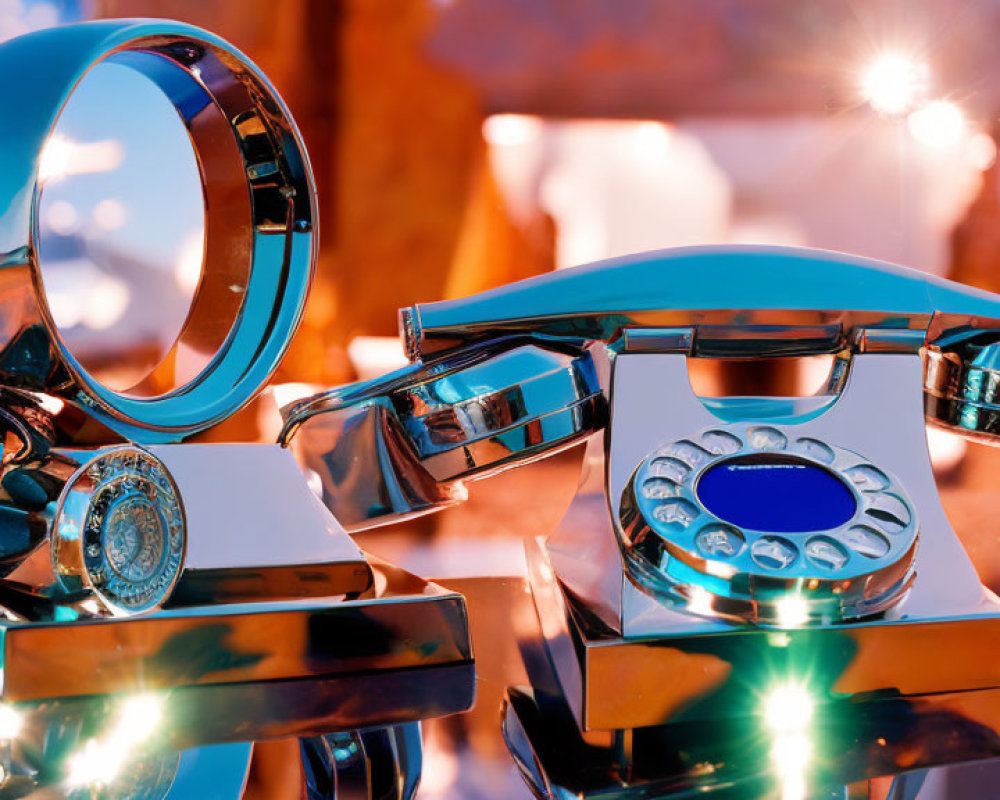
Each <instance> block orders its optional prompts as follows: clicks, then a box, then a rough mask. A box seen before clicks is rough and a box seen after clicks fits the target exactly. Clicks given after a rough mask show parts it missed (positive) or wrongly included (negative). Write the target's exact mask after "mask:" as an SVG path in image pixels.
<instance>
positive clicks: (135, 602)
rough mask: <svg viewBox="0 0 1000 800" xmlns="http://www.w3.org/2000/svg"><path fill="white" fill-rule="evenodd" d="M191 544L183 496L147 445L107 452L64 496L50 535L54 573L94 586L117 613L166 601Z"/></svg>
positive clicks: (74, 585)
mask: <svg viewBox="0 0 1000 800" xmlns="http://www.w3.org/2000/svg"><path fill="white" fill-rule="evenodd" d="M76 531H79V535H74V534H75V532H76ZM185 545H186V531H185V522H184V510H183V507H182V505H181V500H180V495H179V493H178V491H177V488H176V486H175V485H174V482H173V480H172V479H171V477H170V475H169V473H168V472H167V470H166V468H165V467H164V466H163V464H162V463H161V462H160V461H159V459H157V458H156V457H155V456H153V455H152V454H151V453H148V452H146V451H145V450H141V449H139V448H137V447H121V448H116V449H114V450H110V451H107V452H105V453H102V454H101V455H99V456H97V458H95V459H94V460H93V461H91V462H90V463H88V464H86V465H84V466H83V467H82V468H81V469H80V470H79V471H78V472H77V473H76V474H75V475H74V476H73V478H71V480H70V482H69V484H68V485H67V487H66V489H64V491H63V494H62V496H61V497H60V501H59V509H58V511H57V518H56V525H55V531H54V535H53V539H52V559H53V566H54V568H55V571H56V575H57V577H58V578H59V581H60V583H61V584H62V585H63V587H64V588H65V589H67V590H68V591H70V592H79V591H81V590H85V589H90V590H92V591H93V592H94V593H95V594H97V596H98V597H99V598H100V599H101V600H102V601H103V603H104V604H105V606H107V607H108V608H109V609H110V610H111V611H112V612H115V613H120V614H130V613H136V612H140V611H148V610H150V609H154V608H158V607H159V606H161V605H162V604H163V602H164V600H166V599H167V597H168V596H169V594H170V592H171V590H172V589H173V587H174V584H175V583H176V581H177V578H178V576H179V575H180V573H181V570H182V568H183V565H184V553H185Z"/></svg>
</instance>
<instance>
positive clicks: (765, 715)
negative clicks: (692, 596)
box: [505, 355, 1000, 797]
mask: <svg viewBox="0 0 1000 800" xmlns="http://www.w3.org/2000/svg"><path fill="white" fill-rule="evenodd" d="M629 358H631V357H629V356H626V357H620V358H619V359H618V362H617V363H616V364H615V370H616V373H615V377H616V384H615V385H616V387H617V391H618V392H619V394H618V395H617V398H618V399H617V401H616V403H615V404H614V405H613V410H612V428H611V431H610V433H609V434H607V435H609V436H610V437H611V441H610V443H609V445H608V446H607V447H601V446H599V445H601V444H603V443H601V442H596V441H595V443H594V446H592V447H591V448H590V452H589V455H588V464H587V475H588V477H587V478H586V479H585V481H584V483H583V484H582V486H581V488H580V490H579V492H578V494H577V497H576V498H575V499H574V501H573V503H572V505H571V506H570V509H569V510H568V512H567V514H566V516H565V518H564V519H563V521H562V523H561V524H560V526H559V528H558V529H557V530H556V531H555V532H554V533H553V534H552V535H551V536H549V537H548V538H547V539H545V540H537V541H535V542H532V543H531V544H530V545H529V547H528V564H529V579H530V582H531V589H532V594H533V597H534V601H535V607H536V610H537V613H538V618H539V621H540V626H541V629H542V632H543V642H544V650H545V658H543V659H537V660H536V661H540V662H543V663H545V664H547V665H550V666H551V675H549V676H543V677H541V678H538V677H537V676H531V677H532V689H531V691H530V692H523V691H516V690H512V691H511V693H510V702H509V704H508V708H507V711H506V718H505V719H506V723H505V724H506V734H507V741H508V744H509V746H510V748H511V751H512V753H513V755H514V757H515V760H516V761H517V762H518V764H519V766H520V768H521V770H522V772H523V774H524V775H525V777H526V779H527V780H528V783H529V785H530V786H531V787H532V790H533V791H534V792H535V793H536V794H537V795H538V796H540V797H569V796H573V797H576V796H599V795H600V796H612V797H613V796H635V797H650V796H689V795H690V796H696V795H700V794H701V793H703V792H706V791H712V792H720V793H722V794H723V795H725V794H726V793H727V792H735V793H736V796H746V795H747V794H748V793H749V794H750V795H751V796H753V794H754V792H757V791H758V789H760V787H764V789H765V790H766V789H767V787H768V786H771V785H773V784H774V783H775V781H776V780H777V781H779V782H780V780H783V779H787V778H788V776H789V775H790V774H791V771H790V770H789V769H788V765H787V763H783V762H785V761H787V760H788V759H791V761H792V762H795V760H796V759H797V758H798V759H800V760H801V761H802V763H806V762H807V763H808V769H807V770H806V771H805V772H803V773H802V774H800V775H798V776H797V777H796V778H795V779H796V780H803V781H805V780H808V784H809V788H810V789H811V790H815V791H816V794H815V796H820V797H826V796H834V797H836V796H840V797H843V796H845V795H844V794H843V793H842V791H843V788H842V787H844V786H846V785H848V784H853V783H856V782H859V781H861V782H863V781H865V780H867V779H868V778H869V777H873V776H879V775H895V774H899V773H903V772H907V771H910V770H914V769H924V768H933V767H935V766H939V765H946V764H951V763H956V762H963V761H970V760H976V759H987V758H994V757H998V756H1000V705H998V699H1000V694H998V692H1000V671H998V670H997V669H996V668H995V664H996V653H997V647H998V642H1000V599H998V598H997V597H996V596H995V595H993V594H992V593H991V592H989V591H988V590H986V589H985V588H983V586H982V585H981V584H980V582H979V580H978V577H977V576H976V574H975V571H974V570H973V568H972V565H971V563H970V562H969V559H968V556H967V555H966V553H965V551H964V549H963V547H962V545H961V543H960V542H959V540H958V538H957V536H956V535H955V533H954V532H953V531H952V529H951V527H950V525H949V524H948V520H947V517H946V516H945V515H944V512H943V509H942V508H941V505H940V501H939V498H938V496H937V493H936V487H935V485H934V482H933V476H932V474H931V471H930V464H929V461H928V460H927V456H926V448H925V443H924V438H923V437H924V433H923V425H924V419H923V413H922V408H921V406H920V401H919V392H918V391H916V390H915V387H916V386H917V385H918V381H919V380H920V377H921V376H920V368H919V360H918V359H916V358H914V357H912V356H908V355H893V356H856V357H855V363H854V364H853V366H852V374H851V377H850V379H849V381H848V383H847V385H846V387H845V389H844V390H843V392H842V394H841V395H840V396H839V397H838V398H837V399H836V402H835V403H832V404H831V403H830V402H829V401H827V404H826V406H823V405H822V398H820V399H819V400H816V401H810V402H814V403H820V405H817V406H816V407H811V408H810V409H809V410H808V413H802V414H793V415H792V416H791V418H793V419H794V420H795V422H794V424H796V425H797V426H798V429H799V431H800V433H801V434H802V435H804V436H815V437H817V438H818V439H819V440H822V441H827V442H836V443H838V444H842V445H843V446H844V447H848V448H851V447H853V448H854V449H856V450H865V451H866V453H867V454H869V455H870V456H871V457H872V458H874V459H876V460H877V461H878V463H879V464H881V465H883V466H884V467H885V468H886V469H887V470H889V471H891V472H892V473H893V474H895V475H898V476H899V477H900V479H901V480H902V481H903V483H904V485H905V486H906V487H907V490H908V493H909V496H910V498H912V502H913V504H914V507H915V514H916V516H917V518H918V519H919V520H920V533H919V545H918V546H917V548H916V553H915V556H914V559H913V563H912V572H913V580H912V583H911V584H909V586H908V589H907V591H906V592H905V593H904V594H902V595H901V596H899V597H898V598H897V600H896V602H895V603H894V604H893V605H892V606H891V607H890V608H888V609H883V610H881V611H880V612H879V613H878V614H875V615H869V616H863V617H861V618H860V619H854V620H851V621H849V622H843V623H840V624H829V623H826V622H819V623H817V622H816V621H813V620H809V619H806V618H805V617H803V618H801V619H798V620H796V621H795V622H793V623H790V624H787V625H782V624H780V622H776V621H775V620H770V619H767V620H764V619H758V620H752V618H751V619H748V620H746V621H744V620H738V619H732V618H731V617H727V616H724V615H722V614H720V613H719V612H718V609H717V608H716V606H715V605H714V604H713V603H710V602H705V603H704V604H703V605H698V604H696V603H692V602H689V601H688V600H685V598H680V599H678V600H677V601H675V602H671V601H670V600H669V599H668V597H667V596H666V595H665V594H664V593H663V592H661V591H659V590H660V589H662V588H663V586H665V585H666V584H665V583H658V584H654V585H647V584H645V583H644V582H643V578H644V576H643V575H642V574H639V573H637V572H636V571H635V570H634V569H630V568H629V565H628V564H627V563H626V561H625V559H626V558H628V557H629V556H630V554H629V552H628V548H627V547H622V546H621V542H619V535H620V533H621V531H616V529H615V527H614V522H613V520H612V517H611V515H610V514H609V511H608V500H607V498H608V496H609V488H608V487H609V486H610V487H611V489H610V494H611V496H613V497H616V498H617V497H620V496H621V492H622V491H623V487H625V486H626V485H627V479H628V478H629V476H630V475H632V474H633V472H634V470H635V465H636V464H639V463H642V459H643V458H645V457H646V454H648V453H649V452H650V451H651V450H653V449H654V448H656V447H659V446H661V445H662V443H663V442H670V441H675V440H678V439H680V438H682V437H683V436H684V432H685V431H693V432H697V431H699V430H702V429H703V428H704V427H705V425H707V424H709V423H710V421H711V419H712V416H711V414H710V411H709V408H711V412H712V414H715V415H716V417H718V416H722V415H723V414H724V413H725V409H723V408H719V407H716V406H713V405H712V403H711V402H709V401H706V402H705V403H702V402H701V401H699V400H698V398H695V397H694V396H693V394H687V393H685V392H677V391H674V392H673V393H670V392H669V391H668V390H669V387H671V386H677V385H682V384H680V378H681V377H682V376H685V377H686V368H685V366H684V364H683V360H682V359H681V360H678V359H676V358H675V357H673V356H669V355H667V356H642V357H641V359H643V362H642V363H640V359H639V358H638V357H637V358H636V359H635V360H633V361H629V360H627V359H629ZM630 381H635V382H636V385H638V384H639V383H640V382H641V383H642V384H643V385H644V388H645V392H644V393H641V392H637V391H633V389H634V388H635V386H632V385H630V383H629V382H630ZM894 387H896V388H899V387H902V388H901V389H900V394H902V393H903V392H904V390H906V389H907V388H909V389H910V390H911V391H910V392H909V394H908V395H907V396H908V397H911V398H912V400H906V401H903V400H897V402H894V403H890V402H888V398H890V397H892V396H893V391H892V390H893V388H894ZM664 397H669V398H670V407H669V408H668V409H666V410H664V409H663V408H662V403H661V402H660V398H664ZM749 405H750V406H751V407H754V408H756V409H757V410H758V411H757V413H760V408H762V407H763V406H765V405H766V403H765V402H764V401H761V402H758V403H756V404H753V403H751V404H749ZM771 405H772V406H773V408H772V411H773V412H774V413H773V416H771V417H768V416H766V415H763V416H755V417H754V420H755V421H756V420H766V421H767V422H768V423H770V424H774V425H779V424H781V423H782V418H781V417H782V413H779V412H781V405H782V404H781V403H772V404H771ZM793 405H794V404H793ZM653 410H658V411H659V413H658V415H657V414H654V413H653ZM730 410H732V409H730ZM802 410H803V409H802V408H801V407H792V411H802ZM784 418H785V420H787V419H789V415H788V413H787V411H786V412H784ZM723 419H725V417H723ZM636 420H641V421H642V423H643V424H642V425H635V426H634V427H630V425H633V423H634V422H635V421H636ZM715 424H716V425H717V426H718V425H721V424H722V423H721V422H719V421H716V423H715ZM616 425H618V426H619V427H615V426H616ZM657 426H659V427H657ZM678 428H679V429H680V430H677V429H678ZM615 437H617V439H616V438H615ZM862 445H865V446H862ZM605 454H607V455H605ZM605 458H607V459H608V461H607V467H606V466H605ZM616 458H617V459H618V460H617V461H616ZM616 489H617V491H616ZM803 538H805V537H803ZM660 563H661V565H663V564H666V562H665V561H662V562H660ZM667 566H669V564H667ZM807 589H808V586H803V587H802V594H803V595H804V594H805V592H806V590H807ZM720 596H721V594H720ZM800 596H801V595H800ZM789 693H790V694H789ZM776 697H777V698H785V699H784V700H781V702H783V703H785V704H786V707H785V708H784V709H783V710H782V712H781V713H782V714H784V715H786V716H787V719H784V720H782V719H780V718H779V720H778V722H777V725H776V726H775V725H774V724H773V723H774V721H773V720H770V719H769V715H770V713H771V711H770V706H771V703H772V702H774V698H776ZM788 697H792V698H793V699H792V700H791V701H789V700H787V698H788ZM797 715H798V716H797ZM783 725H788V726H789V728H790V729H791V731H792V733H794V734H795V736H800V737H802V739H801V741H800V740H799V739H794V737H793V740H792V741H789V740H788V739H787V738H783V737H785V735H786V734H788V733H789V731H787V730H783V729H782V726H783ZM943 731H947V736H943V735H942V732H943ZM574 748H576V749H575V750H574ZM803 753H811V755H809V757H808V758H805V757H804V756H803ZM826 786H829V787H834V788H832V789H830V790H829V792H833V791H834V790H836V791H837V792H841V794H839V795H838V794H832V795H831V794H829V793H826V794H824V792H827V790H826V789H822V787H826ZM735 787H740V789H739V791H737V790H736V788H735ZM817 787H820V788H819V789H817ZM792 796H808V797H812V796H814V794H813V793H810V794H801V795H800V794H794V793H793V794H792ZM862 796H867V795H862Z"/></svg>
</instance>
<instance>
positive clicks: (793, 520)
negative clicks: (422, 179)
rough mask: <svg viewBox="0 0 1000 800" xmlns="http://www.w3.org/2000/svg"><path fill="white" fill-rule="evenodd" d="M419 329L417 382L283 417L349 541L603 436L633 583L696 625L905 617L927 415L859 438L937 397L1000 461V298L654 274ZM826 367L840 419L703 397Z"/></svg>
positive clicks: (625, 273) (830, 410) (509, 291)
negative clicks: (705, 376)
mask: <svg viewBox="0 0 1000 800" xmlns="http://www.w3.org/2000/svg"><path fill="white" fill-rule="evenodd" d="M400 327H401V334H402V336H403V338H404V341H405V346H406V352H407V354H408V356H409V358H410V359H411V360H412V361H413V364H412V365H411V366H409V367H406V368H404V369H403V370H400V371H398V372H396V373H393V374H391V375H388V376H386V377H383V378H379V379H376V380H374V381H369V382H365V383H360V384H355V385H352V386H348V387H344V388H340V389H336V390H333V391H331V392H328V393H325V394H322V395H319V396H316V397H314V398H310V399H309V400H306V401H303V402H301V403H298V404H295V405H293V406H291V407H289V408H287V409H285V410H284V413H285V419H286V424H285V429H284V431H283V433H282V439H283V441H284V442H286V443H288V442H292V443H293V444H294V446H295V447H296V449H297V451H298V454H299V456H300V458H301V459H303V460H304V462H305V464H306V466H308V467H309V468H311V469H313V470H314V471H316V472H317V473H318V474H319V476H320V477H321V478H322V483H323V493H324V499H325V501H326V502H327V504H328V505H329V506H330V508H331V510H332V511H333V512H334V513H335V514H336V515H337V516H338V518H339V519H340V521H341V523H342V524H344V525H345V526H346V527H348V528H353V529H361V528H365V527H370V526H373V525H379V524H384V523H387V522H393V521H396V520H399V519H402V518H406V517H409V516H414V515H417V514H422V513H427V512H429V511H434V510H436V509H438V508H442V507H445V506H447V505H450V504H453V503H456V502H460V501H461V500H462V499H463V498H464V496H465V494H464V491H465V490H464V486H463V483H462V482H463V481H465V480H469V479H476V478H481V477H484V476H486V475H489V474H492V473H495V472H497V471H498V470H502V469H506V468H509V467H512V466H515V465H517V464H520V463H524V462H526V461H530V460H534V459H537V458H540V457H543V456H545V455H549V454H551V453H552V452H555V451H557V450H559V449H561V448H565V447H568V446H571V445H573V444H576V443H578V442H579V441H581V440H582V439H584V438H586V437H587V436H589V435H591V434H594V433H596V432H598V431H601V430H605V429H606V442H605V451H606V484H605V490H606V492H607V493H608V498H609V500H610V506H611V507H612V509H613V510H614V514H613V516H614V517H615V518H614V519H613V520H611V522H612V524H613V527H614V530H615V533H616V534H617V537H618V540H619V544H620V546H621V555H622V559H623V563H624V565H625V567H626V568H627V571H628V573H629V576H630V578H631V579H632V581H633V582H634V583H636V584H637V585H638V586H640V587H642V589H643V590H644V591H645V592H646V593H647V594H649V595H652V596H654V597H656V598H657V599H659V600H668V601H671V602H676V603H679V604H681V606H682V607H684V608H686V609H688V610H693V611H695V612H696V613H699V612H706V611H707V612H709V613H710V614H711V615H713V616H721V617H731V618H740V619H750V620H753V621H756V622H761V623H777V622H780V621H781V616H782V614H783V613H785V612H786V611H787V608H784V609H783V607H782V602H784V600H785V599H786V597H787V592H786V591H785V590H786V589H787V588H788V587H789V586H791V585H796V586H806V587H808V589H807V590H806V591H803V592H800V593H799V595H798V596H799V597H800V599H801V607H799V608H797V609H796V612H795V613H796V615H797V616H801V620H800V621H801V622H802V623H803V624H806V623H810V622H831V621H834V622H835V621H842V620H850V619H856V618H860V617H865V616H869V615H872V614H876V613H884V612H886V611H888V610H889V609H891V608H893V607H894V606H895V605H896V604H897V603H898V602H899V600H900V599H901V598H902V597H903V596H904V595H905V594H906V592H907V590H908V589H909V588H910V587H911V585H912V583H913V580H914V575H915V571H916V570H915V559H916V552H917V543H918V539H919V535H918V534H919V530H920V529H921V528H922V527H923V526H925V525H926V523H927V519H924V517H925V516H927V515H931V516H934V517H935V520H934V524H935V525H938V524H943V525H944V526H947V521H946V520H944V521H943V522H940V521H939V520H938V519H937V518H938V517H939V516H940V517H941V519H944V518H943V512H942V513H940V514H939V513H938V512H939V504H937V501H936V493H934V490H933V483H931V484H930V487H929V488H928V486H927V485H926V480H928V479H930V471H929V469H930V468H929V463H925V464H923V465H922V467H921V472H920V474H919V475H916V474H915V473H911V472H910V469H911V468H910V467H909V466H908V465H907V464H906V463H902V464H900V463H899V462H900V458H899V454H900V453H902V452H904V451H905V452H906V453H907V458H908V459H909V460H910V461H912V460H913V459H912V453H913V448H912V447H911V446H909V445H906V446H903V445H901V444H900V437H902V436H903V435H904V433H905V435H907V436H910V437H911V438H913V437H916V436H918V435H919V436H920V437H922V431H923V428H922V425H923V417H922V415H920V414H910V415H909V416H907V414H905V413H902V412H901V413H900V415H899V418H900V420H901V421H900V423H899V424H895V423H894V420H893V415H892V414H888V416H886V419H885V420H884V421H883V422H882V423H881V425H882V427H881V428H880V429H879V430H878V432H877V435H876V437H875V438H876V439H878V440H881V441H873V438H872V435H871V433H870V432H869V433H866V434H865V435H863V436H862V435H859V434H858V433H857V431H860V430H863V429H864V430H867V428H866V426H865V425H862V424H860V421H861V420H863V419H864V418H866V417H870V416H871V415H872V414H873V413H875V411H876V410H878V409H879V408H881V412H879V413H882V414H883V416H885V414H884V412H885V409H886V408H892V407H895V406H899V407H900V408H903V407H904V406H905V408H911V407H915V406H914V404H919V403H920V394H921V393H920V392H919V391H918V390H916V387H917V386H919V385H921V384H922V386H923V393H922V394H923V409H924V413H926V417H927V419H928V420H930V421H931V422H933V423H935V424H937V425H941V426H944V427H947V428H949V429H951V430H955V431H957V432H959V433H962V434H964V435H967V436H972V437H977V438H985V439H987V440H995V439H997V437H1000V416H998V414H1000V398H998V397H997V393H998V386H1000V297H997V296H994V295H991V294H988V293H985V292H981V291H977V290H974V289H971V288H968V287H964V286H961V285H958V284H954V283H951V282H948V281H945V280H942V279H938V278H935V277H931V276H928V275H925V274H923V273H919V272H916V271H913V270H909V269H905V268H902V267H896V266H891V265H888V264H884V263H879V262H874V261H869V260H865V259H860V258H855V257H851V256H845V255H840V254H834V253H829V252H823V251H811V250H803V249H791V248H776V247H703V248H687V249H679V250H673V251H669V250H668V251H662V252H657V253H650V254H640V255H636V256H629V257H625V258H621V259H615V260H611V261H606V262H601V263H598V264H594V265H590V266H585V267H578V268H575V269H570V270H565V271H561V272H556V273H551V274H548V275H544V276H541V277H537V278H532V279H529V280H525V281H521V282H519V283H515V284H512V285H510V286H506V287H503V288H500V289H496V290H493V291H489V292H485V293H482V294H480V295H476V296H473V297H470V298H466V299H462V300H456V301H447V302H439V303H429V304H422V305H416V306H413V307H411V308H408V309H404V310H403V311H402V312H401V315H400ZM819 353H833V354H838V355H839V356H840V361H839V363H840V364H841V365H842V366H843V367H845V369H844V370H843V374H842V376H841V377H842V378H843V380H841V382H840V391H839V394H838V395H837V396H836V397H835V398H831V399H830V400H829V402H827V403H826V404H825V405H824V404H817V403H813V404H811V405H809V406H808V407H805V406H804V405H803V404H802V403H799V404H798V405H795V404H792V405H791V406H789V404H788V403H785V404H783V405H782V404H777V403H772V404H770V405H768V404H767V403H756V404H750V405H747V404H745V403H744V404H742V405H741V404H740V403H736V402H727V401H726V400H725V399H722V400H719V401H716V402H713V403H712V404H711V408H709V407H707V405H706V403H705V402H701V401H700V400H699V398H696V397H695V396H694V393H693V391H692V390H691V387H690V384H689V382H688V381H687V377H686V367H685V365H686V359H687V358H688V357H702V358H717V357H727V358H734V357H735V358H758V357H781V356H802V355H810V354H819ZM862 365H863V366H862ZM848 373H850V377H849V378H847V377H845V376H846V375H847V374H848ZM668 376H669V377H668ZM887 381H889V382H888V383H887ZM911 385H912V388H910V387H911ZM862 397H864V398H865V401H864V402H863V403H862V402H860V401H859V400H858V398H862ZM789 408H791V409H792V411H789ZM747 409H751V410H750V411H747ZM762 409H763V410H762ZM848 412H849V413H848ZM748 414H749V416H748ZM918 416H919V420H917V417H918ZM904 418H905V419H906V420H908V421H907V422H906V425H908V426H909V429H907V430H905V431H904V427H905V426H904V424H903V423H902V419H904ZM917 421H919V423H920V427H919V430H917V429H916V425H917ZM856 423H858V424H856ZM893 428H896V429H897V430H893ZM920 441H921V445H920V448H919V450H920V452H922V453H923V454H924V455H923V459H922V461H923V462H927V458H926V447H925V446H924V445H923V440H922V438H921V440H920ZM894 448H895V449H894ZM918 460H919V459H918ZM903 473H907V474H906V475H904V474H903ZM917 484H919V485H917ZM918 491H919V492H920V494H921V495H923V494H926V493H927V491H930V492H931V493H933V494H934V495H935V501H934V502H935V504H936V505H935V507H934V509H931V510H929V511H926V513H924V510H923V509H921V508H919V507H918V506H919V505H920V504H919V503H915V501H914V499H913V497H915V496H916V495H917V492H918ZM923 502H924V501H923V500H921V503H923ZM975 584H976V586H977V587H978V581H975ZM786 605H787V604H786Z"/></svg>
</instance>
